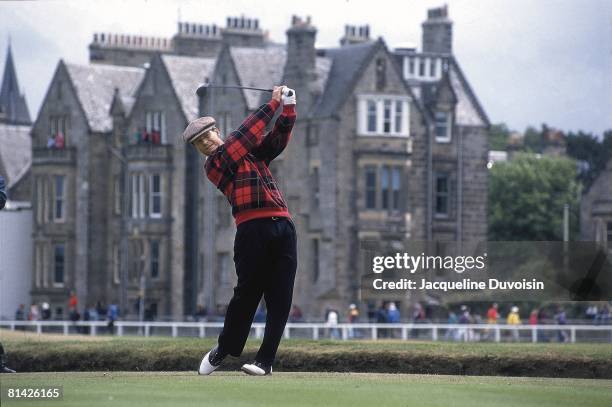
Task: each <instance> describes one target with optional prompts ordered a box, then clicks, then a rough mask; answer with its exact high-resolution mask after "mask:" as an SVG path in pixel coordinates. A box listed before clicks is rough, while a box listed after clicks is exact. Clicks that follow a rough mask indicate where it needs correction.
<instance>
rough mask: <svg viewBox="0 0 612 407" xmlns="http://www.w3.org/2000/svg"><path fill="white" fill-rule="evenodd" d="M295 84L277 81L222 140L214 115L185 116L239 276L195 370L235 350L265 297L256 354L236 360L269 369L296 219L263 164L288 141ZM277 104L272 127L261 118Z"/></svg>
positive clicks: (250, 369)
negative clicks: (225, 213)
mask: <svg viewBox="0 0 612 407" xmlns="http://www.w3.org/2000/svg"><path fill="white" fill-rule="evenodd" d="M295 103H296V99H295V91H293V90H292V89H289V88H287V87H286V86H275V87H274V90H273V92H272V99H271V100H270V101H269V102H268V103H266V104H264V105H262V106H260V107H259V108H258V109H257V110H256V111H255V112H254V113H253V114H251V115H250V116H248V117H247V118H246V119H245V120H244V122H243V123H242V124H241V125H240V127H238V128H237V129H236V130H234V131H233V132H232V133H231V134H230V135H229V137H227V138H226V139H225V142H224V141H223V140H222V139H221V137H220V136H221V134H220V131H219V129H218V128H217V127H216V125H215V124H216V123H215V119H214V118H212V117H201V118H199V119H196V120H194V121H192V122H191V123H189V125H188V126H187V128H186V129H185V132H184V133H183V138H184V140H185V141H186V142H189V143H191V144H193V145H194V146H195V147H196V148H197V149H198V151H200V152H201V153H202V154H204V155H205V156H207V157H208V158H207V159H206V163H205V165H204V167H205V169H206V175H207V177H208V179H209V180H210V181H211V182H212V183H213V184H214V185H215V186H216V187H217V188H218V189H219V190H220V191H221V192H222V193H223V194H224V195H225V196H226V198H227V200H228V202H229V204H230V205H231V207H232V215H233V216H234V219H235V221H236V226H237V230H236V236H235V240H234V263H235V264H236V274H237V275H238V283H237V284H236V287H234V296H233V297H232V299H231V300H230V303H229V305H228V307H227V312H226V315H225V323H224V326H223V331H222V332H221V334H220V335H219V339H218V343H217V345H216V346H215V347H214V348H213V349H212V350H211V351H210V352H208V353H207V354H206V355H205V356H204V358H203V359H202V362H201V363H200V368H199V369H198V373H199V374H202V375H208V374H211V373H212V372H213V371H214V370H215V369H217V368H218V367H219V366H220V365H221V363H222V362H223V360H224V358H225V357H226V356H227V355H231V356H236V357H237V356H240V354H241V353H242V350H243V349H244V345H245V343H246V340H247V337H248V336H249V331H250V329H251V323H252V322H253V316H254V315H255V311H256V309H257V306H258V304H259V302H260V300H261V298H262V296H263V298H264V300H265V302H266V308H267V315H266V329H265V332H264V338H263V342H262V344H261V346H260V348H259V351H258V352H257V355H256V356H255V361H254V362H253V363H250V364H245V365H243V366H242V370H243V371H244V372H245V373H248V374H250V375H257V376H263V375H269V374H271V373H272V363H273V362H274V358H275V356H276V351H277V349H278V345H279V343H280V340H281V336H282V334H283V331H284V329H285V324H286V323H287V318H288V316H289V310H290V308H291V299H292V296H293V282H294V279H295V272H296V268H297V249H296V233H295V226H294V224H293V222H292V220H291V216H290V214H289V210H288V208H287V204H286V202H285V200H284V199H283V196H282V194H281V192H280V190H279V189H278V185H277V183H276V181H275V180H274V177H273V176H272V173H271V172H270V169H269V168H268V166H269V165H270V162H271V161H272V160H274V159H275V158H276V157H277V156H278V155H279V154H280V153H281V152H282V151H283V150H284V149H285V147H286V146H287V143H288V142H289V139H290V137H291V129H292V128H293V124H294V123H295V119H296V112H295ZM281 105H282V112H281V114H280V116H279V117H278V119H277V120H276V123H275V125H274V127H273V129H272V131H271V132H269V133H268V134H267V135H265V136H264V133H265V129H266V126H267V125H268V123H270V122H271V121H272V118H273V117H274V114H275V112H276V111H277V110H278V109H279V107H281Z"/></svg>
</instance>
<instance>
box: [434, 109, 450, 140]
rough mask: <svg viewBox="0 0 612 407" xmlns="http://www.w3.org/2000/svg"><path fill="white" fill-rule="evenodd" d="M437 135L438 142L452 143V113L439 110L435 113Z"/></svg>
mask: <svg viewBox="0 0 612 407" xmlns="http://www.w3.org/2000/svg"><path fill="white" fill-rule="evenodd" d="M434 119H435V136H436V141H437V142H438V143H450V141H451V130H452V115H451V114H450V112H446V111H442V110H439V111H437V112H435V114H434Z"/></svg>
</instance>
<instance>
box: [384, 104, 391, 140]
mask: <svg viewBox="0 0 612 407" xmlns="http://www.w3.org/2000/svg"><path fill="white" fill-rule="evenodd" d="M383 112H384V113H383V133H391V101H390V100H385V101H384V102H383Z"/></svg>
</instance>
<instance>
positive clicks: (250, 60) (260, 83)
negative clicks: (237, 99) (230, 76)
mask: <svg viewBox="0 0 612 407" xmlns="http://www.w3.org/2000/svg"><path fill="white" fill-rule="evenodd" d="M229 52H230V56H231V58H232V60H233V62H234V66H235V67H236V73H237V74H238V80H239V81H240V84H239V85H240V86H253V87H257V88H266V89H267V88H270V89H271V88H272V86H274V85H278V84H279V83H280V81H281V80H282V78H283V69H284V67H285V61H286V60H287V51H286V49H285V47H284V46H279V45H269V46H267V47H264V48H253V47H250V48H247V47H230V48H229ZM242 91H243V94H244V99H245V100H246V104H247V108H248V109H249V110H253V109H256V108H257V106H259V104H260V100H261V92H258V91H254V90H248V89H243V90H242Z"/></svg>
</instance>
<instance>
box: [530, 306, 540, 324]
mask: <svg viewBox="0 0 612 407" xmlns="http://www.w3.org/2000/svg"><path fill="white" fill-rule="evenodd" d="M537 324H538V310H537V309H534V310H532V311H531V314H529V325H537Z"/></svg>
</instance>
